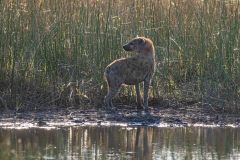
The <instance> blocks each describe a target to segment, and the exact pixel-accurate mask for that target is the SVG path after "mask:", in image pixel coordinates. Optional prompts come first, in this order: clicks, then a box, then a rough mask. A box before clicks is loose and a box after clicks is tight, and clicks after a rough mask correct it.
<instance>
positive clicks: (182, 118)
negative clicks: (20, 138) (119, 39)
mask: <svg viewBox="0 0 240 160" xmlns="http://www.w3.org/2000/svg"><path fill="white" fill-rule="evenodd" d="M78 126H79V127H81V126H124V127H137V126H149V127H240V116H239V115H238V114H229V113H216V112H214V111H210V110H209V108H202V107H199V106H191V107H190V106H185V107H179V108H174V107H157V106H153V107H150V108H149V114H145V113H144V112H143V111H142V110H137V109H134V107H132V106H125V105H118V106H117V107H116V108H115V110H114V111H113V110H112V111H108V110H104V109H102V108H91V109H79V108H46V109H43V110H35V111H4V112H1V113H0V128H10V129H26V128H46V129H52V128H61V127H78Z"/></svg>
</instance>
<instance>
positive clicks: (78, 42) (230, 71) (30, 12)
mask: <svg viewBox="0 0 240 160" xmlns="http://www.w3.org/2000/svg"><path fill="white" fill-rule="evenodd" d="M239 13H240V11H239V1H232V0H227V1H218V0H211V1H200V0H196V1H192V0H185V1H183V0H171V1H165V0H158V1H152V0H151V1H147V0H143V1H138V0H137V1H126V0H123V1H120V0H107V1H106V0H97V1H95V0H91V1H84V0H75V1H74V0H51V1H49V0H42V1H36V0H18V1H13V0H10V1H9V0H2V1H0V22H1V23H0V74H1V76H0V87H1V94H0V97H1V99H2V101H6V102H7V103H8V104H9V102H10V101H14V103H12V104H14V105H17V106H21V105H24V103H25V102H26V101H27V102H29V103H30V102H31V96H33V95H31V94H30V95H29V92H30V93H31V92H32V90H33V89H34V92H36V93H37V94H38V95H37V96H36V95H35V97H39V96H40V97H42V99H45V98H44V97H45V96H47V97H48V98H49V99H51V100H49V101H48V102H54V103H55V102H56V103H63V102H65V101H64V100H63V99H62V95H63V93H64V91H63V90H64V88H65V87H64V86H66V85H67V84H68V83H69V82H71V81H74V82H75V81H77V80H78V81H79V82H81V83H80V84H79V89H78V93H77V94H78V95H84V97H86V95H87V97H89V98H93V97H94V99H96V97H98V96H100V97H101V95H103V94H104V93H105V91H104V90H103V89H105V86H102V85H103V84H104V81H103V78H102V77H103V70H104V68H105V67H106V65H107V64H108V63H109V62H111V61H112V60H114V59H116V58H119V57H125V56H127V55H126V53H125V52H123V51H122V49H121V45H122V44H123V43H124V42H126V41H127V40H128V39H130V38H132V37H134V36H136V35H137V34H138V35H145V36H147V37H150V38H152V39H153V41H154V43H155V45H156V52H157V53H156V56H157V62H158V64H157V71H156V74H155V77H154V80H153V83H152V88H151V94H152V96H154V97H157V98H159V96H164V97H165V98H170V97H174V98H177V99H181V100H188V99H191V100H192V99H198V100H200V99H201V100H202V101H203V102H206V103H209V104H210V103H212V104H216V105H219V104H220V105H221V106H226V105H228V104H229V106H231V107H230V108H227V109H229V110H235V109H237V108H238V107H237V106H238V105H237V102H239V94H240V89H239V84H240V62H239V61H240V54H239V53H240V52H239V32H240V27H239V26H240V14H239ZM8 82H10V83H8ZM5 84H9V85H5ZM40 92H41V93H42V94H40ZM43 93H47V95H43ZM121 94H125V95H132V94H133V91H132V89H123V90H122V92H121ZM29 96H30V98H29ZM40 99H41V98H40ZM55 100H56V101H55ZM23 102H24V103H23ZM32 103H34V104H36V103H35V102H31V105H32ZM47 104H48V103H47ZM48 105H49V104H48Z"/></svg>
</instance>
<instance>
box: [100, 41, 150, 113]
mask: <svg viewBox="0 0 240 160" xmlns="http://www.w3.org/2000/svg"><path fill="white" fill-rule="evenodd" d="M123 49H124V50H125V51H128V52H136V53H137V55H135V56H133V57H129V58H122V59H117V60H115V61H113V62H112V63H111V64H109V65H108V66H107V67H106V69H105V72H104V76H105V78H106V81H107V84H108V93H107V95H106V96H105V99H104V102H105V105H106V106H107V107H113V104H112V98H113V97H114V96H115V95H116V94H117V92H118V90H119V88H120V87H121V85H122V84H126V85H135V89H136V101H137V104H138V107H142V98H141V95H140V87H139V84H140V83H141V82H144V98H143V108H144V109H145V110H147V108H148V90H149V85H150V81H151V78H152V76H153V73H154V70H155V49H154V45H153V42H152V41H151V40H150V39H148V38H145V37H136V38H134V39H132V40H131V41H130V42H128V43H127V44H125V45H124V46H123Z"/></svg>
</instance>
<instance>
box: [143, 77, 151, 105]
mask: <svg viewBox="0 0 240 160" xmlns="http://www.w3.org/2000/svg"><path fill="white" fill-rule="evenodd" d="M150 81H151V76H148V77H146V79H145V80H144V98H143V101H144V104H143V107H144V110H148V90H149V85H150Z"/></svg>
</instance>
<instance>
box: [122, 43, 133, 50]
mask: <svg viewBox="0 0 240 160" xmlns="http://www.w3.org/2000/svg"><path fill="white" fill-rule="evenodd" d="M123 49H124V50H125V51H132V50H133V49H132V47H131V45H129V44H125V45H124V46H123Z"/></svg>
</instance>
